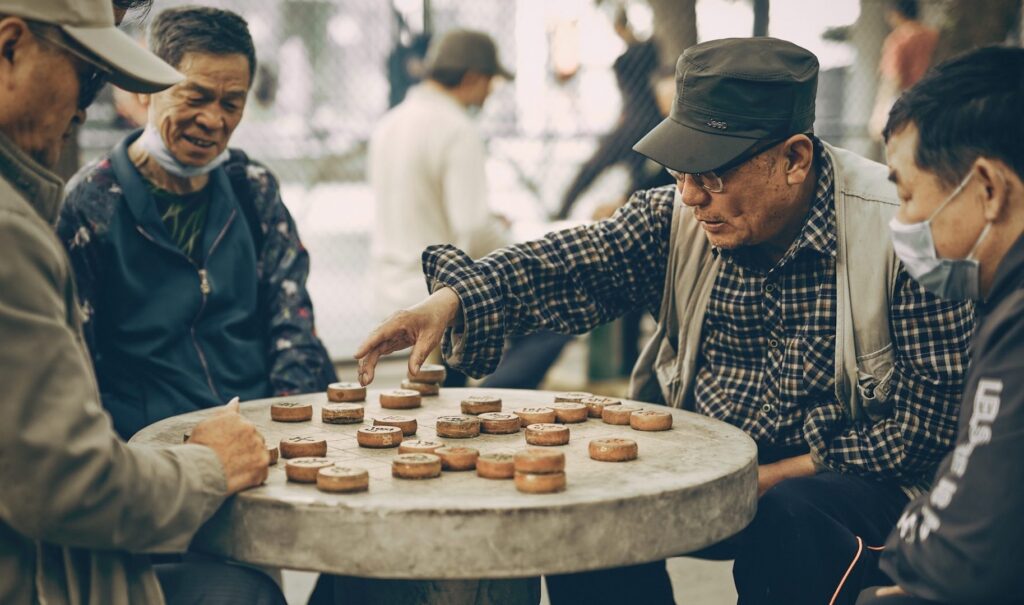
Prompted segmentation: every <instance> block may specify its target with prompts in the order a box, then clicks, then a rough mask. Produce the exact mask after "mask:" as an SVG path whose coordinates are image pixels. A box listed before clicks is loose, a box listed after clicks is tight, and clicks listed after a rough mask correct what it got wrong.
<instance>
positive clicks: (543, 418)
mask: <svg viewBox="0 0 1024 605" xmlns="http://www.w3.org/2000/svg"><path fill="white" fill-rule="evenodd" d="M512 413H513V414H515V415H516V416H519V419H520V420H522V424H523V426H526V425H528V424H551V423H552V422H554V421H555V420H558V417H557V416H556V415H555V411H554V410H553V409H551V408H538V407H534V408H519V409H518V410H512Z"/></svg>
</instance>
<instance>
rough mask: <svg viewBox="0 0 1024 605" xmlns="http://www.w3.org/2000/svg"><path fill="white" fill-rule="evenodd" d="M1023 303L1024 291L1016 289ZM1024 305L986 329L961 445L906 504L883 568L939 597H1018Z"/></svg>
mask: <svg viewBox="0 0 1024 605" xmlns="http://www.w3.org/2000/svg"><path fill="white" fill-rule="evenodd" d="M1018 298H1019V299H1020V300H1022V301H1024V292H1021V293H1018ZM1022 316H1024V302H1022V303H1021V304H1018V305H1017V308H1016V310H1015V311H1014V312H1013V313H1012V314H1010V315H1009V317H1008V320H1007V321H1005V322H1004V324H1003V325H1001V326H995V327H994V328H993V329H992V330H990V331H989V330H986V332H988V334H989V335H990V336H991V341H989V344H987V345H986V346H984V348H981V347H979V348H978V349H976V351H975V354H976V358H975V359H974V360H972V370H971V377H970V380H969V381H968V387H967V389H966V390H965V392H964V397H963V407H962V415H963V419H962V420H961V430H960V433H959V438H958V440H957V444H956V448H955V449H954V450H953V452H952V453H951V454H949V455H948V456H947V457H946V459H945V460H943V462H942V465H941V466H940V468H939V473H938V475H937V477H936V481H935V484H934V486H933V487H932V490H931V492H930V493H928V494H925V495H923V496H921V497H920V498H917V499H916V500H915V501H914V502H912V503H911V504H910V505H909V506H908V507H907V509H906V510H905V511H904V513H903V516H902V517H901V518H900V521H899V523H898V524H897V528H896V530H895V531H894V532H893V533H892V535H891V536H890V537H889V541H888V543H887V544H886V551H885V553H883V555H882V567H883V569H884V570H885V572H886V573H888V574H889V576H890V577H892V579H894V580H895V581H896V582H897V583H899V584H900V586H902V587H903V588H904V589H906V590H907V591H908V592H910V593H912V594H914V595H917V596H920V597H922V598H926V599H929V600H935V601H939V602H942V603H964V604H968V603H970V604H973V603H1020V602H1022V601H1024V585H1022V584H1021V582H1020V570H1021V562H1022V561H1024V521H1022V520H1021V511H1022V510H1024V465H1022V464H1021V458H1022V456H1024V349H1022V343H1024V321H1021V317H1022Z"/></svg>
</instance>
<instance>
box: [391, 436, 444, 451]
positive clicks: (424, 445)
mask: <svg viewBox="0 0 1024 605" xmlns="http://www.w3.org/2000/svg"><path fill="white" fill-rule="evenodd" d="M442 447H444V444H443V443H441V442H440V441H424V440H422V439H420V440H417V441H403V442H402V444H401V445H399V446H398V453H399V454H433V453H434V452H436V451H437V450H438V448H442Z"/></svg>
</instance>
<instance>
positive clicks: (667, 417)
mask: <svg viewBox="0 0 1024 605" xmlns="http://www.w3.org/2000/svg"><path fill="white" fill-rule="evenodd" d="M629 426H631V427H633V429H634V430H637V431H667V430H669V429H670V428H672V414H671V413H670V412H665V411H662V410H640V411H637V412H633V413H632V414H631V415H630V417H629Z"/></svg>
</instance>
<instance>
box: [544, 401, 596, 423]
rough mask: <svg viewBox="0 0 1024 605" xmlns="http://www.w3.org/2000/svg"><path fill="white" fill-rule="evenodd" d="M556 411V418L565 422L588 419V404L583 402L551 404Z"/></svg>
mask: <svg viewBox="0 0 1024 605" xmlns="http://www.w3.org/2000/svg"><path fill="white" fill-rule="evenodd" d="M549 407H550V408H551V409H553V410H554V411H555V419H556V420H557V421H558V422H561V423H563V424H576V423H577V422H586V421H587V414H588V411H587V406H585V405H583V404H582V403H569V402H564V401H563V402H558V403H552V404H551V405H550V406H549Z"/></svg>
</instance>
